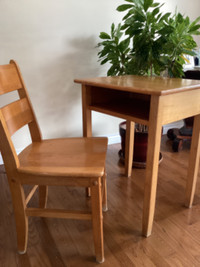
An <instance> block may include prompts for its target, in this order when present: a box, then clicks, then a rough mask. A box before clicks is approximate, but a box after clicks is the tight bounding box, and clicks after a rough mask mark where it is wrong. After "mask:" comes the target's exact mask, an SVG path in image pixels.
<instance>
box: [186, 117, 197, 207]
mask: <svg viewBox="0 0 200 267" xmlns="http://www.w3.org/2000/svg"><path fill="white" fill-rule="evenodd" d="M199 152H200V115H197V116H195V117H194V125H193V135H192V143H191V148H190V157H189V166H188V177H187V184H186V199H185V205H186V206H187V207H189V208H190V207H192V202H193V199H194V193H195V188H196V182H197V176H198V169H199Z"/></svg>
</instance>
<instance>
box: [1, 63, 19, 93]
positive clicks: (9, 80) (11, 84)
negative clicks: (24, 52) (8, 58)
mask: <svg viewBox="0 0 200 267" xmlns="http://www.w3.org/2000/svg"><path fill="white" fill-rule="evenodd" d="M21 88H22V83H21V81H20V78H19V75H18V73H17V70H16V68H15V66H14V65H13V64H9V65H4V66H0V95H3V94H5V93H9V92H12V91H15V90H18V89H21Z"/></svg>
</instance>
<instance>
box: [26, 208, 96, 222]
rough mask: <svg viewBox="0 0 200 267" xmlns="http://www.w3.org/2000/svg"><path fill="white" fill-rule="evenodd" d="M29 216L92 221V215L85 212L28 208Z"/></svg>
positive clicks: (27, 213)
mask: <svg viewBox="0 0 200 267" xmlns="http://www.w3.org/2000/svg"><path fill="white" fill-rule="evenodd" d="M26 215H27V216H33V217H48V218H61V219H76V220H92V214H91V213H89V212H85V211H68V210H61V209H60V210H59V209H39V208H27V209H26Z"/></svg>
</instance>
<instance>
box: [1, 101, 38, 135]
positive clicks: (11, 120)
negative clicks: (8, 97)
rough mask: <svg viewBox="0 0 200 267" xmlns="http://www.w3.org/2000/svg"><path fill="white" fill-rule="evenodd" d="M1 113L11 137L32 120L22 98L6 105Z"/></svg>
mask: <svg viewBox="0 0 200 267" xmlns="http://www.w3.org/2000/svg"><path fill="white" fill-rule="evenodd" d="M2 113H3V115H4V118H5V121H6V124H7V127H8V130H9V132H10V134H11V135H12V134H14V133H15V132H16V131H17V130H19V129H20V128H21V127H23V126H24V125H26V124H28V123H30V122H31V121H33V120H34V118H33V115H32V112H31V109H30V106H29V103H28V101H27V99H26V98H22V99H20V100H17V101H15V102H12V103H11V104H8V105H6V106H5V107H3V108H2Z"/></svg>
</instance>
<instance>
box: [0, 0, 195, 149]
mask: <svg viewBox="0 0 200 267" xmlns="http://www.w3.org/2000/svg"><path fill="white" fill-rule="evenodd" d="M122 3H124V1H122V0H81V1H74V0H57V1H55V0H29V1H27V0H17V1H14V0H0V25H1V26H0V64H6V63H8V62H9V60H10V59H11V58H13V59H15V60H16V61H17V62H18V64H19V65H20V68H21V71H22V74H23V77H24V80H25V83H26V85H27V88H28V91H29V93H30V96H31V100H32V103H33V106H34V109H35V112H36V115H37V117H38V120H39V124H40V126H41V130H42V133H43V136H44V137H45V138H49V137H61V136H62V137H64V136H80V135H82V117H81V116H82V115H81V90H80V85H77V84H74V83H73V79H74V78H80V77H93V76H103V75H106V68H105V67H102V66H100V65H99V63H98V62H97V60H98V58H97V48H95V46H96V44H97V43H98V41H99V39H98V35H99V32H100V31H109V29H110V25H111V23H112V22H115V23H118V22H119V21H120V18H121V16H122V14H120V13H119V12H117V11H115V9H116V7H117V6H118V5H119V4H122ZM176 5H177V6H178V9H179V8H180V10H181V12H184V13H185V14H187V15H189V16H190V17H191V18H195V17H197V16H198V15H200V14H198V12H199V10H200V1H199V0H191V1H186V0H170V1H167V4H166V5H165V9H166V10H168V9H170V10H174V9H175V6H176ZM0 104H2V101H1V102H0ZM119 121H120V120H119V119H116V118H112V117H109V116H105V115H102V114H98V113H96V114H94V119H93V129H94V135H112V134H117V133H118V123H119ZM14 142H15V143H16V147H17V148H21V147H22V146H24V145H25V144H26V143H27V142H28V141H27V139H25V137H24V139H23V140H22V139H21V138H19V137H18V136H16V137H15V138H14Z"/></svg>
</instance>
